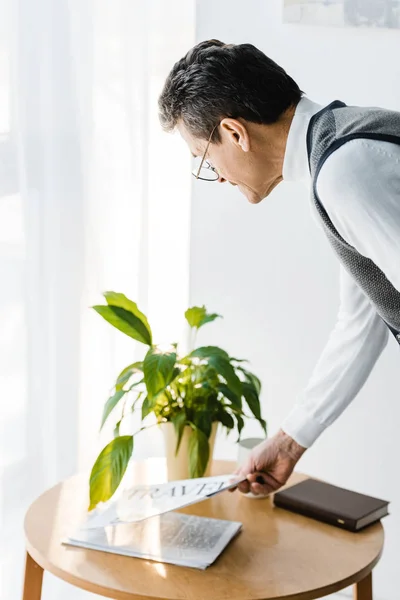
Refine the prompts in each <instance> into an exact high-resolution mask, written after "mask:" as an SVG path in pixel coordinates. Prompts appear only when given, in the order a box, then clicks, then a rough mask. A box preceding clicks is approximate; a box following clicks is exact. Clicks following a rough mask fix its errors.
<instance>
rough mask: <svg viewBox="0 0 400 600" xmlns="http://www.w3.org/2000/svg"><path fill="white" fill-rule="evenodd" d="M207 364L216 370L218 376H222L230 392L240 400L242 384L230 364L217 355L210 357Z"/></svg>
mask: <svg viewBox="0 0 400 600" xmlns="http://www.w3.org/2000/svg"><path fill="white" fill-rule="evenodd" d="M209 363H210V365H211V366H213V367H214V368H215V369H216V371H217V372H218V373H219V375H222V377H223V378H224V379H225V381H226V383H227V385H228V387H229V388H230V389H231V390H232V392H233V393H234V394H236V396H239V398H240V397H241V396H242V382H241V381H240V379H239V377H238V376H237V375H236V373H235V370H234V368H233V367H232V365H231V363H230V362H229V361H228V360H226V359H225V358H223V357H221V356H218V355H215V356H211V357H210V358H209Z"/></svg>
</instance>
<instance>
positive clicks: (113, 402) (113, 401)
mask: <svg viewBox="0 0 400 600" xmlns="http://www.w3.org/2000/svg"><path fill="white" fill-rule="evenodd" d="M125 393H126V392H125V390H119V391H118V392H115V394H114V395H113V396H110V398H109V399H108V400H107V402H106V403H105V405H104V409H103V416H102V418H101V425H100V430H101V429H103V425H104V423H105V422H106V421H107V419H108V416H109V414H110V412H111V411H112V410H113V409H114V408H115V407H116V406H117V404H118V402H119V401H120V400H121V398H122V397H123V396H124V395H125Z"/></svg>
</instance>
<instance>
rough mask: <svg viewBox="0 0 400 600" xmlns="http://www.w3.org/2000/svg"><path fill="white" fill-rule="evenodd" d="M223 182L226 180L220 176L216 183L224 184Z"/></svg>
mask: <svg viewBox="0 0 400 600" xmlns="http://www.w3.org/2000/svg"><path fill="white" fill-rule="evenodd" d="M225 181H226V179H224V178H223V177H221V175H220V176H219V177H218V183H225Z"/></svg>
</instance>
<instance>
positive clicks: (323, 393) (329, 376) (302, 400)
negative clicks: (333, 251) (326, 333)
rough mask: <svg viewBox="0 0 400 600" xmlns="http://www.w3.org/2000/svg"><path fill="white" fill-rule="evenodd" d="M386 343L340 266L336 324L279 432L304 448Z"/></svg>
mask: <svg viewBox="0 0 400 600" xmlns="http://www.w3.org/2000/svg"><path fill="white" fill-rule="evenodd" d="M387 339H388V330H387V327H386V325H385V324H384V323H383V321H382V319H381V318H380V317H379V316H378V315H377V313H376V311H375V309H374V308H373V307H372V305H371V304H370V302H369V300H368V299H367V297H366V296H365V295H364V293H363V292H362V291H361V290H360V288H359V287H358V286H357V284H356V283H355V282H354V280H353V279H352V278H351V277H350V275H348V273H347V272H346V271H345V269H344V268H342V269H341V272H340V308H339V313H338V317H337V322H336V325H335V327H334V329H333V331H332V333H331V335H330V337H329V340H328V343H327V344H326V346H325V348H324V350H323V352H322V354H321V356H320V359H319V361H318V362H317V364H316V366H315V369H314V372H313V374H312V376H311V379H310V381H309V383H308V385H307V387H306V389H305V390H304V391H303V393H302V394H301V395H300V397H299V398H298V400H297V403H296V404H295V406H294V408H293V410H292V412H291V413H290V414H289V416H288V417H287V418H286V420H285V421H284V422H283V424H282V429H283V431H285V432H286V433H287V434H288V435H290V436H291V437H292V438H293V439H294V440H296V442H297V443H298V444H300V445H301V446H304V447H305V448H308V447H310V446H311V445H312V444H313V443H314V442H315V440H316V439H317V438H318V437H319V435H320V434H321V433H322V432H323V431H324V430H325V429H326V427H328V426H329V425H330V424H331V423H333V421H335V420H336V419H337V417H338V416H339V415H340V414H341V413H342V412H343V411H344V409H345V408H346V407H347V406H348V405H349V404H350V402H351V401H352V400H353V399H354V398H355V396H356V395H357V393H358V392H359V390H360V389H361V388H362V386H363V385H364V383H365V381H366V380H367V378H368V375H369V373H370V372H371V370H372V368H373V366H374V364H375V362H376V360H377V359H378V357H379V355H380V354H381V352H382V350H383V348H384V347H385V345H386V342H387Z"/></svg>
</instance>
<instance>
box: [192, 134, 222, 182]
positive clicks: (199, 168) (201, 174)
mask: <svg viewBox="0 0 400 600" xmlns="http://www.w3.org/2000/svg"><path fill="white" fill-rule="evenodd" d="M218 125H219V123H218ZM218 125H215V127H214V128H213V130H212V132H211V135H210V137H209V139H208V142H207V146H206V149H205V150H204V154H203V156H202V157H201V158H200V156H196V158H195V159H194V169H193V171H192V174H193V176H194V177H196V179H202V180H203V181H218V179H219V175H218V173H217V171H216V170H215V168H214V167H213V166H212V164H211V163H210V162H209V161H208V160H206V155H207V151H208V147H209V145H210V143H211V138H212V136H213V134H214V131H215V130H216V128H217V127H218Z"/></svg>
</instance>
